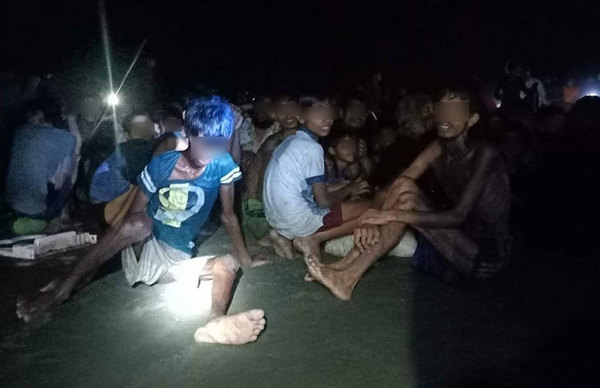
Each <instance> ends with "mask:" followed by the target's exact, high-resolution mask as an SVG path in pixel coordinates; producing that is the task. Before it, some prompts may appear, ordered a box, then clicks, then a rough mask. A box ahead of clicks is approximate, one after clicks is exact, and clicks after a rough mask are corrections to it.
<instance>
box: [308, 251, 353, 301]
mask: <svg viewBox="0 0 600 388" xmlns="http://www.w3.org/2000/svg"><path fill="white" fill-rule="evenodd" d="M304 262H305V263H306V266H307V268H308V272H309V273H310V274H311V275H312V277H313V278H314V279H315V280H317V281H318V282H320V283H321V284H323V285H324V286H325V287H327V288H329V291H331V292H332V293H333V295H335V296H336V297H338V298H339V299H341V300H350V297H351V296H352V291H353V290H354V286H355V285H356V282H354V283H352V284H351V285H349V284H348V282H346V281H344V276H343V272H342V271H339V270H336V269H333V268H331V267H329V266H326V265H318V264H317V263H316V262H315V260H314V259H313V258H312V257H311V256H310V255H307V256H305V257H304Z"/></svg>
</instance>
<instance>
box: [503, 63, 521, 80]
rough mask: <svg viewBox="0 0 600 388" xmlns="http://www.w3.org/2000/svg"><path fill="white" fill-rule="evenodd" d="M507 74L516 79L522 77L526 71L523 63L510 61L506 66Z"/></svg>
mask: <svg viewBox="0 0 600 388" xmlns="http://www.w3.org/2000/svg"><path fill="white" fill-rule="evenodd" d="M506 72H507V73H508V74H510V75H512V76H515V77H522V76H523V72H524V70H523V66H522V65H521V62H519V61H509V62H508V63H507V64H506Z"/></svg>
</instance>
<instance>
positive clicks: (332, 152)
mask: <svg viewBox="0 0 600 388" xmlns="http://www.w3.org/2000/svg"><path fill="white" fill-rule="evenodd" d="M327 152H329V154H330V155H331V156H334V157H335V148H333V147H329V148H328V149H327Z"/></svg>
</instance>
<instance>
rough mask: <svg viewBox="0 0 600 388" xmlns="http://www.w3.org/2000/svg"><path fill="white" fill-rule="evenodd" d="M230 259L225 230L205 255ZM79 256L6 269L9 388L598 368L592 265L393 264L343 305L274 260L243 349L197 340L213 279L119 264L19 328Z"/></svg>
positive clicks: (454, 376)
mask: <svg viewBox="0 0 600 388" xmlns="http://www.w3.org/2000/svg"><path fill="white" fill-rule="evenodd" d="M227 251H228V238H227V236H226V233H225V232H224V231H223V230H222V229H220V230H219V231H218V232H217V233H216V234H215V235H213V236H212V237H211V238H210V239H209V240H208V241H207V242H206V243H205V244H203V246H202V247H201V249H200V254H219V253H225V252H227ZM267 252H268V251H267ZM78 255H81V252H79V253H77V254H71V255H67V256H66V257H65V256H63V257H60V258H59V257H54V258H52V257H51V258H47V259H44V260H42V261H40V262H37V263H35V264H33V265H23V264H22V263H21V264H20V263H18V262H16V261H12V260H7V259H6V260H5V259H0V287H1V291H2V295H3V298H2V302H1V304H0V314H1V315H0V316H1V321H0V333H1V339H0V360H1V361H0V376H1V380H0V381H1V385H2V386H7V387H8V386H20V387H36V386H44V387H84V386H85V387H96V386H99V387H103V386H133V387H149V386H157V387H187V386H203V387H235V386H243V387H416V386H420V387H423V386H431V387H446V386H455V387H468V386H487V387H489V386H538V385H540V386H541V385H545V386H548V385H546V383H547V382H548V381H550V382H555V383H557V384H558V383H561V380H560V376H566V377H565V378H567V379H568V380H567V381H570V382H573V381H576V380H577V378H581V376H582V373H581V371H580V369H581V368H584V369H585V367H586V366H587V365H588V364H590V367H592V366H593V368H592V369H591V370H592V371H593V370H594V369H596V368H595V365H597V358H593V357H592V358H591V359H590V357H589V356H582V357H581V358H578V356H577V352H584V351H585V349H586V347H588V346H592V344H594V342H593V341H598V338H597V337H598V334H597V333H595V334H590V333H593V332H595V331H597V330H594V329H593V327H597V326H594V325H595V324H594V325H592V323H594V322H597V321H594V319H597V311H598V310H599V306H600V302H599V298H598V295H599V294H598V279H600V278H599V276H598V271H597V265H596V264H594V263H589V262H583V263H574V262H573V261H568V260H561V259H550V258H537V259H532V258H531V257H527V256H526V255H524V254H523V255H521V257H517V260H516V262H515V264H514V265H513V267H512V268H511V269H510V270H509V273H508V274H506V275H505V276H504V277H502V278H501V279H498V280H496V281H494V282H493V283H491V284H486V285H478V286H476V287H474V288H472V289H468V290H456V289H453V288H450V287H448V286H446V285H444V284H441V283H439V282H437V281H435V280H432V279H430V278H427V277H425V276H423V275H421V274H419V273H416V272H415V271H413V270H412V269H411V267H410V263H409V262H408V261H407V260H406V259H394V258H391V259H386V260H384V261H383V262H382V263H380V264H379V265H377V266H376V267H375V268H373V269H372V270H371V271H370V272H369V273H368V274H367V275H366V276H365V278H364V279H363V280H362V281H361V283H359V286H358V287H357V289H356V292H355V294H354V298H353V299H352V300H351V301H349V302H342V301H339V300H336V299H335V298H333V297H332V296H331V295H330V294H329V292H328V291H327V290H326V289H325V288H323V287H322V286H320V285H318V284H309V283H306V282H304V281H303V275H304V273H305V268H304V265H303V262H302V261H301V260H295V261H284V260H282V259H275V256H274V255H272V256H273V259H274V261H273V263H272V264H271V265H269V266H265V267H261V268H255V269H250V270H246V271H245V272H244V273H243V275H242V276H240V280H239V283H238V286H237V290H236V294H235V297H234V300H233V303H232V305H231V312H233V313H236V312H239V311H243V310H246V309H250V308H262V309H264V310H265V311H266V314H267V319H268V325H267V328H266V330H265V332H264V333H263V334H262V336H261V337H260V338H259V340H258V341H257V342H256V343H253V344H250V345H246V346H242V347H233V346H219V345H198V344H195V343H194V342H193V339H192V335H193V333H194V330H195V329H196V328H197V327H198V326H200V325H201V323H202V322H203V320H204V318H205V316H206V313H207V309H208V307H209V306H208V305H207V304H206V295H207V291H209V290H210V283H207V284H204V285H203V286H201V287H200V289H199V290H185V289H181V288H179V287H177V285H175V284H168V285H156V286H154V287H147V286H139V287H136V288H130V287H128V286H127V284H126V282H125V279H124V277H123V275H122V273H121V271H120V270H118V266H117V267H115V266H112V270H111V271H105V272H112V273H109V274H108V275H104V276H101V277H100V278H99V279H98V280H96V281H95V282H93V283H92V284H91V285H90V286H89V287H87V288H85V289H84V290H82V291H81V292H79V293H78V294H77V295H76V296H75V297H74V298H73V299H72V300H70V301H68V302H67V303H65V304H63V305H62V306H60V307H59V308H57V309H55V310H54V311H53V312H52V313H51V314H49V315H48V316H47V317H46V318H45V319H43V320H41V321H40V322H37V323H33V324H23V323H21V322H19V321H18V320H17V319H16V316H15V314H14V301H15V297H16V295H17V294H20V293H23V292H26V291H28V290H31V289H34V288H35V287H36V286H39V285H41V284H43V283H45V282H47V281H48V280H50V279H51V278H52V277H53V276H56V275H57V274H59V273H61V272H64V271H65V270H66V269H67V268H68V265H69V263H72V262H73V261H74V260H76V259H77V256H78ZM586 322H587V324H586ZM573 325H575V326H573ZM590 325H592V326H593V327H588V326H590ZM572 327H575V329H572ZM586 330H589V333H588V332H586ZM588 334H589V335H591V336H588ZM561 341H563V342H564V344H567V345H564V344H563V345H561V343H563V342H561ZM571 345H573V346H574V349H571V350H570V351H567V350H563V349H564V346H571ZM557 349H558V350H557ZM567 353H568V354H570V356H566V355H565V354H567ZM565 357H571V358H574V359H575V361H574V360H571V359H570V358H569V360H571V361H569V360H565ZM569 362H572V363H573V365H571V364H569ZM555 364H556V365H558V366H559V367H557V369H554V365H555ZM582 365H583V366H582ZM559 368H562V369H559ZM573 368H575V369H573ZM576 368H580V369H576ZM586 370H587V369H586ZM596 373H597V372H596ZM555 374H556V375H557V376H559V377H554V375H555ZM574 379H575V380H574Z"/></svg>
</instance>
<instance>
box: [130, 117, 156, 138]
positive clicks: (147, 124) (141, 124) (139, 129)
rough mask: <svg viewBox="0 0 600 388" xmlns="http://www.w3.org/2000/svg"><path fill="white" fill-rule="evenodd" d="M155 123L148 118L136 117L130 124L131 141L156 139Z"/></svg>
mask: <svg viewBox="0 0 600 388" xmlns="http://www.w3.org/2000/svg"><path fill="white" fill-rule="evenodd" d="M154 134H155V132H154V123H153V122H152V120H150V118H149V117H148V116H145V115H138V116H134V117H133V118H132V119H131V122H130V123H129V138H130V139H145V140H151V139H152V138H153V137H154Z"/></svg>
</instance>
